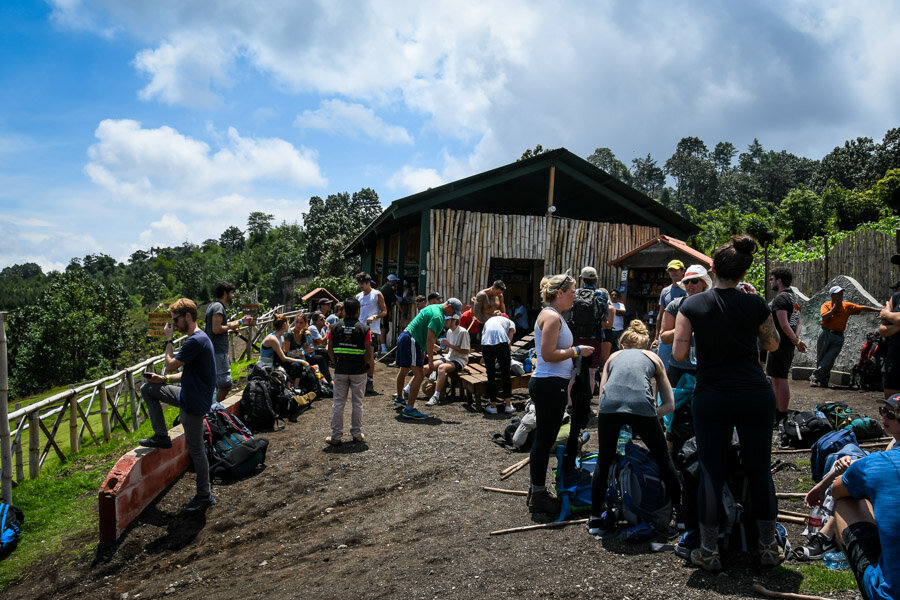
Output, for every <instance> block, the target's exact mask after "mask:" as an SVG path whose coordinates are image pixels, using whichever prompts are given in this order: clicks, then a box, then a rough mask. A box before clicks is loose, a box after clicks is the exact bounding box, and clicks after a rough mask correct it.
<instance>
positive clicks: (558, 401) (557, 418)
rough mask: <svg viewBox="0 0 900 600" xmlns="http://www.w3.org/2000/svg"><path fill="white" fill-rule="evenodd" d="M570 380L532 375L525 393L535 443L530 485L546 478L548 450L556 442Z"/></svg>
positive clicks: (530, 466) (532, 452)
mask: <svg viewBox="0 0 900 600" xmlns="http://www.w3.org/2000/svg"><path fill="white" fill-rule="evenodd" d="M568 391H569V380H568V378H566V377H532V378H531V380H529V382H528V393H529V394H530V395H531V401H532V402H533V403H534V417H535V428H534V443H533V444H532V445H531V460H530V461H529V463H528V464H529V469H530V472H531V484H532V485H537V486H541V485H544V484H545V483H546V481H547V465H548V464H549V462H550V451H551V450H553V446H554V444H556V436H557V435H558V434H559V426H560V425H562V420H563V415H564V414H565V413H566V404H567V403H568Z"/></svg>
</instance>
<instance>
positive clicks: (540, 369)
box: [531, 306, 573, 379]
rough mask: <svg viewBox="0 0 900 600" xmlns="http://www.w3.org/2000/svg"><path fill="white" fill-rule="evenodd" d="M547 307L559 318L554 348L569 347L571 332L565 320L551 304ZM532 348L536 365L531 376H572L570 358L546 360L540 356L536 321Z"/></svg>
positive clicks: (539, 340)
mask: <svg viewBox="0 0 900 600" xmlns="http://www.w3.org/2000/svg"><path fill="white" fill-rule="evenodd" d="M547 308H549V309H550V310H552V311H553V312H555V313H556V316H557V317H558V318H559V338H557V340H556V348H557V349H559V350H562V349H564V348H571V347H572V341H573V338H572V332H571V331H570V330H569V326H568V325H566V320H565V319H563V318H562V315H561V314H559V311H558V310H556V309H555V308H553V307H552V306H548V307H547ZM534 348H535V354H536V355H537V367H535V369H534V373H532V375H531V376H532V377H565V378H566V379H569V378H570V377H571V376H572V359H571V358H567V359H565V360H561V361H559V362H546V361H545V360H544V359H543V358H541V329H540V327H538V326H537V323H535V327H534Z"/></svg>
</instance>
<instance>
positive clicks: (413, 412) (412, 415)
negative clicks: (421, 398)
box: [401, 406, 428, 420]
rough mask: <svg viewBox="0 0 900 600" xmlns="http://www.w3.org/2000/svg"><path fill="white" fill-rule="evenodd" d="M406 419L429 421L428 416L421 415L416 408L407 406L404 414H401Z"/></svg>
mask: <svg viewBox="0 0 900 600" xmlns="http://www.w3.org/2000/svg"><path fill="white" fill-rule="evenodd" d="M401 414H402V416H403V418H404V419H419V420H421V419H427V418H428V415H426V414H425V413H420V412H419V411H418V410H417V409H416V408H415V407H410V406H407V407H406V408H404V409H403V413H401Z"/></svg>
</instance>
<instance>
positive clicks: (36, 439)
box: [0, 306, 301, 483]
mask: <svg viewBox="0 0 900 600" xmlns="http://www.w3.org/2000/svg"><path fill="white" fill-rule="evenodd" d="M283 309H284V307H283V306H277V307H275V308H273V309H271V310H269V311H267V312H266V313H264V314H262V315H260V316H259V317H258V318H257V319H256V320H255V321H254V323H253V324H251V325H242V326H241V327H240V328H239V329H238V330H237V331H236V332H229V338H228V339H229V354H230V356H231V360H232V361H234V360H235V338H237V337H238V336H239V337H240V338H241V339H243V340H245V347H244V349H243V351H242V352H241V353H240V358H241V359H244V358H252V356H253V354H254V353H255V352H256V350H255V347H256V346H257V345H258V344H259V343H260V342H261V341H262V340H263V339H264V338H265V336H266V335H268V334H269V333H270V332H271V330H272V321H273V319H274V316H275V315H276V314H279V313H280V311H281V310H283ZM300 312H301V311H299V310H296V311H291V312H287V313H283V314H284V315H285V316H288V317H292V316H294V315H297V314H298V313H300ZM185 339H186V338H185V336H182V337H180V338H176V339H175V347H176V349H177V348H178V347H179V346H180V345H181V344H182V343H183V342H184V340H185ZM164 363H165V354H159V355H156V356H153V357H150V358H147V359H144V360H143V361H141V362H139V363H137V364H135V365H132V366H130V367H127V368H125V369H122V370H121V371H118V372H117V373H114V374H112V375H109V376H107V377H103V378H101V379H98V380H96V381H91V382H89V383H84V384H81V385H78V386H74V385H73V386H71V387H70V389H68V390H66V391H64V392H60V393H58V394H54V395H52V396H50V397H49V398H44V399H43V400H40V401H38V402H35V403H34V404H31V405H29V406H26V407H21V404H20V403H17V404H16V405H15V407H14V410H13V411H12V412H10V413H9V414H8V423H9V427H8V429H7V430H6V431H5V432H3V431H0V434H6V435H0V437H5V438H6V439H10V438H11V439H10V443H9V450H8V451H7V449H6V448H7V446H6V444H3V447H2V448H0V450H2V452H3V456H2V461H3V462H2V463H0V465H2V466H3V467H6V465H10V466H9V467H8V469H9V470H8V471H7V472H6V473H3V474H2V475H3V479H4V481H9V480H10V479H11V478H12V477H11V475H14V481H15V483H18V482H20V481H22V480H24V479H25V475H26V474H25V449H24V447H23V438H25V435H26V434H27V443H28V449H27V455H28V473H27V475H28V478H30V479H35V478H37V477H38V476H39V475H40V472H41V469H42V467H43V466H44V463H45V462H46V460H47V457H48V456H49V455H50V452H51V451H52V452H54V453H55V454H56V456H57V457H58V458H59V460H60V461H62V462H66V461H67V460H68V459H69V458H71V457H72V456H75V455H77V454H78V452H79V451H80V450H81V447H82V443H83V442H84V443H89V442H91V441H93V443H94V444H100V443H101V440H102V441H109V440H110V439H111V438H112V435H113V432H114V430H116V429H117V428H121V429H122V430H123V431H125V432H132V431H135V430H136V429H137V428H138V427H139V426H140V424H141V423H142V422H143V421H144V419H146V418H147V410H146V407H145V406H144V403H143V399H142V398H141V395H140V383H139V382H136V381H135V377H136V376H137V377H140V373H142V372H144V371H147V370H152V371H154V372H159V370H160V368H161V367H160V365H163V364H164ZM2 384H5V382H2ZM0 387H3V385H0ZM98 415H99V417H100V419H99V423H98V422H97V419H96V418H95V419H94V422H93V424H92V423H91V417H96V416H98ZM95 428H96V430H95ZM66 430H68V453H67V452H65V448H64V447H63V445H64V443H63V441H62V440H63V439H64V437H65V434H64V433H63V432H65V431H66ZM85 433H87V436H88V437H87V438H85Z"/></svg>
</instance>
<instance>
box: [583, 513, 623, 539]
mask: <svg viewBox="0 0 900 600" xmlns="http://www.w3.org/2000/svg"><path fill="white" fill-rule="evenodd" d="M615 526H616V524H615V518H614V517H612V516H611V514H610V513H609V512H608V511H603V515H602V516H600V517H591V518H590V519H588V522H587V530H588V533H589V534H591V535H599V536H601V537H602V536H603V535H605V534H606V533H608V532H610V531H611V530H613V529H614V528H615Z"/></svg>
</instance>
